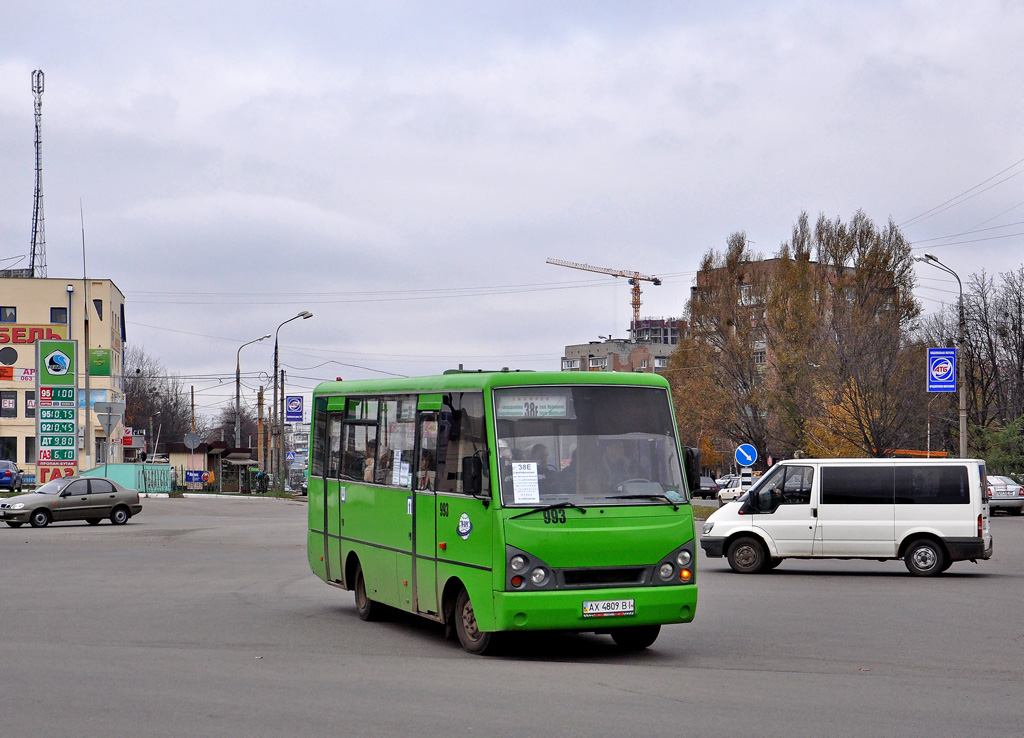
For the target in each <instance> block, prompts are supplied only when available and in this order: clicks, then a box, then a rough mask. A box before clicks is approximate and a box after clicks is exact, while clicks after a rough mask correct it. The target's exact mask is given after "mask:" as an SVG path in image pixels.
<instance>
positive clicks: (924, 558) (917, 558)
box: [903, 539, 946, 577]
mask: <svg viewBox="0 0 1024 738" xmlns="http://www.w3.org/2000/svg"><path fill="white" fill-rule="evenodd" d="M903 563H904V564H906V565H907V571H909V572H910V573H911V574H913V575H914V576H915V577H931V576H935V575H936V574H939V573H940V572H943V571H945V570H946V568H945V563H946V554H945V552H944V551H943V550H942V547H941V546H939V544H937V543H936V542H935V541H929V540H927V539H924V540H920V541H914V542H913V543H911V544H910V547H909V548H907V552H906V553H905V554H903Z"/></svg>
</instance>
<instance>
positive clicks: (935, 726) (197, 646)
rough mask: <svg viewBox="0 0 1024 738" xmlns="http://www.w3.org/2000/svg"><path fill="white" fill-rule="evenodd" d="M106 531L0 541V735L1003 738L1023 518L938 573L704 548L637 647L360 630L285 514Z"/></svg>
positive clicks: (208, 508)
mask: <svg viewBox="0 0 1024 738" xmlns="http://www.w3.org/2000/svg"><path fill="white" fill-rule="evenodd" d="M144 503H145V509H144V511H143V513H142V515H140V516H138V517H137V518H134V519H132V521H130V523H129V524H128V525H126V526H123V527H115V526H112V525H110V524H109V523H104V524H103V525H100V526H98V527H90V526H87V525H85V524H77V523H73V524H65V525H53V526H50V527H48V528H44V529H32V528H21V529H17V530H16V529H11V528H6V527H3V528H2V529H0V737H2V738H28V737H29V736H32V737H33V738H36V737H39V736H44V737H45V736H76V738H80V737H89V736H97V737H103V738H114V737H117V736H131V737H132V738H148V737H151V736H152V737H163V736H167V737H168V738H182V736H239V737H242V736H244V737H245V738H258V737H260V736H267V737H270V736H281V737H289V738H291V737H293V736H327V735H336V736H401V735H417V736H488V738H490V737H491V736H515V737H516V738H524V737H528V736H547V735H557V736H560V738H564V737H567V736H602V737H603V736H612V735H614V736H684V735H711V736H718V735H721V736H737V735H746V736H767V735H780V736H781V735H785V736H847V735H848V736H854V735H856V736H887V737H888V736H916V735H921V736H925V735H928V736H943V735H970V736H1009V735H1021V732H1022V728H1021V725H1022V718H1021V713H1022V711H1024V572H1022V561H1024V518H1008V517H999V518H995V519H994V520H993V529H994V534H995V556H994V558H993V559H991V560H990V561H987V562H981V563H979V564H977V565H974V564H970V563H966V562H965V563H958V564H954V565H953V567H952V569H950V570H949V572H948V573H947V574H946V575H944V576H942V577H939V578H936V579H916V578H912V577H910V576H909V575H908V574H907V573H906V570H905V569H904V567H903V564H902V562H886V563H878V562H843V561H826V562H785V563H783V564H782V566H781V567H780V568H779V569H777V570H776V571H775V572H773V573H771V574H766V575H761V576H740V575H736V574H733V573H731V571H730V570H729V569H728V565H727V564H726V563H725V561H724V560H721V559H719V560H709V559H707V558H705V557H704V555H703V553H701V554H700V560H699V564H700V569H699V573H698V577H699V584H700V587H701V595H700V598H701V599H700V603H699V605H698V610H697V619H696V620H695V622H694V623H693V624H691V625H681V626H674V627H670V628H665V629H663V630H662V635H661V637H660V638H659V640H658V641H657V643H655V645H654V647H652V648H651V649H650V650H649V651H646V652H643V653H640V654H630V655H627V654H622V653H619V652H618V651H617V650H616V649H615V647H614V646H613V644H612V641H611V639H610V638H608V637H607V636H595V635H544V636H533V637H530V638H517V639H516V640H515V641H513V642H512V643H511V645H510V646H509V647H508V650H507V652H506V653H505V654H504V655H502V656H498V657H473V656H469V655H467V654H465V653H463V651H462V650H461V649H460V648H459V647H458V645H457V643H454V642H450V641H445V640H444V633H443V630H442V628H441V627H440V626H439V625H437V624H434V623H430V622H426V621H421V620H418V619H416V618H412V617H409V616H404V615H396V616H395V617H393V618H391V619H389V620H388V621H386V622H382V623H364V622H362V621H360V620H359V619H358V618H357V617H356V614H355V609H354V606H353V601H352V595H351V593H348V592H344V591H341V590H338V589H335V588H332V587H329V586H327V585H326V584H324V583H322V582H321V581H319V580H318V579H316V578H315V577H313V576H312V575H311V574H310V573H309V569H308V566H307V563H306V557H305V514H306V506H305V503H304V502H302V501H293V500H278V499H228V500H190V499H149V500H145V501H144Z"/></svg>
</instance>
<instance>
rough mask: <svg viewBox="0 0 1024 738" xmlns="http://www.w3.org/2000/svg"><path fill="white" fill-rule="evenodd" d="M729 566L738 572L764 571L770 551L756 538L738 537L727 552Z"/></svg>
mask: <svg viewBox="0 0 1024 738" xmlns="http://www.w3.org/2000/svg"><path fill="white" fill-rule="evenodd" d="M726 556H727V557H728V559H729V566H731V567H732V570H733V571H734V572H736V573H738V574H758V573H760V572H762V571H764V569H765V566H766V565H767V562H768V552H767V551H765V548H764V545H763V544H762V543H761V542H760V541H758V540H757V539H756V538H749V537H746V536H744V537H743V538H737V539H736V540H735V541H733V542H732V543H731V544H730V545H729V552H728V553H727V554H726Z"/></svg>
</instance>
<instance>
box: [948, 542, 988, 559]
mask: <svg viewBox="0 0 1024 738" xmlns="http://www.w3.org/2000/svg"><path fill="white" fill-rule="evenodd" d="M942 542H943V543H944V544H946V550H947V551H949V558H950V561H976V560H978V559H990V558H992V546H993V541H992V539H991V538H990V539H989V541H988V546H986V545H985V540H984V539H983V538H943V539H942Z"/></svg>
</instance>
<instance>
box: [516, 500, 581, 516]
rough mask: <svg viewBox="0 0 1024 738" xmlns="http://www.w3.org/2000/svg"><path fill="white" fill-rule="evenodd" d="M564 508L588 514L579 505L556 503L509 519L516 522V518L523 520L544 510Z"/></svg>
mask: <svg viewBox="0 0 1024 738" xmlns="http://www.w3.org/2000/svg"><path fill="white" fill-rule="evenodd" d="M563 507H572V508H575V509H576V510H579V511H580V513H582V514H583V515H586V514H587V508H585V507H580V506H579V505H577V504H575V503H572V502H555V503H553V504H551V505H541V506H540V507H535V508H533V509H532V510H527V511H526V512H521V513H519V514H518V515H513V516H512V517H511V518H509V520H515V519H516V518H521V517H523V516H524V515H532V514H533V513H535V512H543V511H544V510H558V509H559V508H563Z"/></svg>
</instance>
